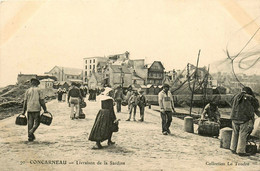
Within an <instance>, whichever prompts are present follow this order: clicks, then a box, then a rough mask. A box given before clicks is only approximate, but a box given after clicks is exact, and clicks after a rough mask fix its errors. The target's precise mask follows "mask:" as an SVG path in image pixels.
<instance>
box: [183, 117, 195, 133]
mask: <svg viewBox="0 0 260 171" xmlns="http://www.w3.org/2000/svg"><path fill="white" fill-rule="evenodd" d="M184 131H185V132H189V133H194V127H193V118H192V117H190V116H186V117H185V118H184Z"/></svg>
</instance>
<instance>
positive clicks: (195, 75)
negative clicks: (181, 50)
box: [190, 50, 200, 116]
mask: <svg viewBox="0 0 260 171" xmlns="http://www.w3.org/2000/svg"><path fill="white" fill-rule="evenodd" d="M199 57H200V50H199V53H198V58H197V64H196V68H195V73H194V81H193V87H192V91H191V101H190V116H191V111H192V105H193V94H194V89H195V83H196V79H197V70H198V65H199Z"/></svg>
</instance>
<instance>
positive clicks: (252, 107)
mask: <svg viewBox="0 0 260 171" xmlns="http://www.w3.org/2000/svg"><path fill="white" fill-rule="evenodd" d="M231 105H232V110H231V115H230V119H231V120H236V121H244V122H246V121H249V120H254V113H255V112H256V111H257V109H258V107H259V102H258V100H257V99H256V98H255V97H253V96H251V95H249V94H246V93H245V92H241V93H239V94H237V95H235V96H234V97H233V99H232V101H231Z"/></svg>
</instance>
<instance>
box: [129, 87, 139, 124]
mask: <svg viewBox="0 0 260 171" xmlns="http://www.w3.org/2000/svg"><path fill="white" fill-rule="evenodd" d="M137 97H138V93H137V91H134V94H133V95H132V96H131V97H130V98H129V102H128V105H129V107H130V109H129V118H128V119H127V120H126V121H130V119H131V116H132V111H133V110H134V115H133V120H134V121H136V120H135V115H136V107H137V103H138V101H137Z"/></svg>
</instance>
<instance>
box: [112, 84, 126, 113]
mask: <svg viewBox="0 0 260 171" xmlns="http://www.w3.org/2000/svg"><path fill="white" fill-rule="evenodd" d="M123 98H124V97H123V91H122V88H121V86H118V87H117V89H116V91H115V95H114V99H115V101H116V110H117V112H118V113H119V112H121V102H122V100H123Z"/></svg>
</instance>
